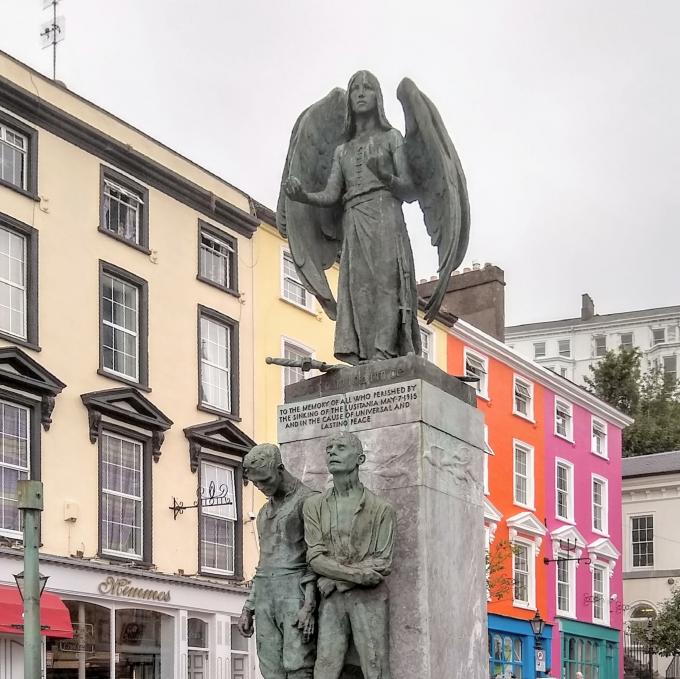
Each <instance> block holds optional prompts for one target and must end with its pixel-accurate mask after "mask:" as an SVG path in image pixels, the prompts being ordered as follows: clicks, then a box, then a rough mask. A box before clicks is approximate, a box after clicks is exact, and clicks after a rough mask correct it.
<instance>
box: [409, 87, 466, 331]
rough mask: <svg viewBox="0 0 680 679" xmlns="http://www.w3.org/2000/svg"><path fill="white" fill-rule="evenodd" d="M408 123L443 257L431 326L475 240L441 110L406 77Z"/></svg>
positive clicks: (423, 197) (420, 187)
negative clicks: (468, 248) (470, 243)
mask: <svg viewBox="0 0 680 679" xmlns="http://www.w3.org/2000/svg"><path fill="white" fill-rule="evenodd" d="M397 98H398V99H399V101H400V102H401V105H402V107H403V108H404V118H405V121H406V137H405V147H406V157H407V159H408V163H409V168H410V170H411V175H412V178H413V183H414V185H415V188H416V194H417V197H418V202H419V203H420V209H421V210H422V211H423V215H424V217H425V226H426V227H427V232H428V233H429V234H430V238H431V240H432V245H434V246H436V248H437V251H438V253H439V272H438V273H439V283H438V284H437V287H436V288H435V291H434V293H433V294H432V297H430V299H429V300H428V302H427V306H426V307H425V320H426V321H427V322H428V323H431V322H432V321H433V320H434V318H435V316H436V315H437V312H438V311H439V307H440V306H441V303H442V300H443V299H444V295H445V294H446V287H447V285H448V282H449V276H450V275H451V272H452V271H453V270H454V269H455V268H456V267H457V266H458V265H459V264H460V263H461V262H462V261H463V257H465V252H466V250H467V246H468V238H469V236H470V204H469V202H468V194H467V185H466V183H465V175H464V174H463V168H462V167H461V164H460V160H459V158H458V154H457V153H456V149H455V147H454V146H453V142H452V141H451V137H449V134H448V132H447V131H446V128H445V127H444V123H443V122H442V119H441V116H440V115H439V111H437V109H436V108H435V106H434V104H433V103H432V102H431V101H430V100H429V99H428V98H427V97H426V96H425V95H424V94H423V93H422V92H421V91H420V90H419V89H418V88H417V87H416V85H415V83H414V82H413V81H412V80H409V79H408V78H404V79H403V80H402V81H401V83H399V87H398V89H397Z"/></svg>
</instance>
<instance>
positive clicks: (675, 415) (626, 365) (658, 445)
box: [585, 349, 680, 456]
mask: <svg viewBox="0 0 680 679" xmlns="http://www.w3.org/2000/svg"><path fill="white" fill-rule="evenodd" d="M590 370H591V376H590V377H586V378H585V381H586V385H587V389H588V391H590V392H591V393H593V394H595V395H596V396H598V397H599V398H601V399H602V400H603V401H606V402H607V403H609V404H610V405H612V406H614V407H615V408H618V409H619V410H621V411H622V412H624V413H626V415H630V416H631V417H633V418H635V422H634V423H633V424H632V425H631V426H630V427H627V428H626V429H625V430H624V432H623V454H624V455H626V456H632V455H648V454H650V453H662V452H665V451H667V450H678V449H680V388H678V382H677V380H675V379H672V378H670V377H669V376H668V375H664V373H663V370H662V369H661V368H660V367H655V368H652V369H651V370H648V371H647V372H646V373H645V374H644V375H641V372H640V352H639V351H638V350H637V349H619V350H618V351H608V352H607V354H606V355H605V356H604V358H603V359H602V360H601V361H600V362H599V363H598V364H597V366H591V367H590Z"/></svg>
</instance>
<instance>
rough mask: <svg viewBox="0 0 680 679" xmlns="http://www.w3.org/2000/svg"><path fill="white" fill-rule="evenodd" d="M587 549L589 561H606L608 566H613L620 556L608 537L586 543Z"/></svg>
mask: <svg viewBox="0 0 680 679" xmlns="http://www.w3.org/2000/svg"><path fill="white" fill-rule="evenodd" d="M587 549H588V556H589V557H590V560H591V561H606V562H609V564H610V566H613V565H614V564H615V563H616V562H617V561H618V560H619V558H620V557H621V552H620V551H619V550H618V549H616V547H615V546H614V543H613V542H612V541H611V540H610V539H609V538H600V539H599V540H595V541H594V542H591V543H590V544H589V545H588V548H587ZM612 570H613V569H612Z"/></svg>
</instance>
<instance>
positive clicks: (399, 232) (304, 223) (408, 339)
mask: <svg viewBox="0 0 680 679" xmlns="http://www.w3.org/2000/svg"><path fill="white" fill-rule="evenodd" d="M397 98H398V99H399V101H400V102H401V104H402V107H403V109H404V118H405V122H406V135H405V137H402V135H401V133H400V132H399V131H398V130H397V129H395V128H394V127H392V125H390V123H389V122H388V120H387V117H386V116H385V110H384V107H383V97H382V92H381V90H380V84H379V83H378V80H377V78H376V77H375V76H374V75H373V74H372V73H370V72H368V71H359V72H358V73H355V74H354V75H353V76H352V78H351V79H350V81H349V85H348V87H347V92H345V91H344V90H342V89H339V88H336V89H334V90H333V91H331V92H330V94H328V95H327V96H326V97H324V98H323V99H322V100H321V101H319V102H317V103H316V104H313V105H312V106H310V107H309V108H308V109H306V110H305V111H304V112H303V113H302V114H301V115H300V117H299V118H298V120H297V122H296V123H295V126H294V128H293V132H292V135H291V140H290V147H289V149H288V155H287V158H286V164H285V167H284V171H283V177H282V180H281V193H280V195H279V201H278V206H277V225H278V228H279V231H280V232H281V234H282V235H283V236H284V237H287V238H288V241H289V245H290V251H291V255H292V258H293V261H294V262H295V267H296V269H297V271H298V274H299V276H300V280H301V281H302V283H303V285H304V286H305V287H306V288H307V289H308V290H309V291H310V292H311V293H312V294H313V295H314V296H315V297H316V298H317V299H318V301H319V303H320V304H321V306H322V307H323V309H324V310H325V312H326V314H327V315H328V316H329V317H330V318H332V319H334V320H336V328H335V348H334V353H335V357H336V358H337V359H338V360H341V361H345V362H346V363H350V364H352V365H356V364H358V363H363V362H366V361H375V360H381V359H388V358H394V357H396V356H406V355H408V354H420V352H421V344H420V330H419V328H418V320H417V311H418V293H417V289H416V278H415V271H414V265H413V253H412V251H411V243H410V241H409V237H408V233H407V231H406V223H405V221H404V215H403V211H402V203H403V202H404V201H406V202H408V203H410V202H413V201H415V200H417V201H418V202H419V204H420V208H421V209H422V211H423V214H424V218H425V225H426V228H427V231H428V234H429V235H430V238H431V240H432V244H433V245H434V246H436V248H437V250H438V253H439V284H438V285H437V287H436V289H435V292H434V294H433V295H432V297H431V298H430V299H429V300H428V302H427V305H426V307H425V319H426V320H427V321H428V322H432V320H433V319H434V318H435V316H436V315H437V312H438V311H439V308H440V306H441V303H442V300H443V298H444V294H445V293H446V286H447V283H448V279H449V276H450V275H451V273H452V271H453V270H454V269H455V268H456V267H457V266H458V265H459V264H460V263H461V261H462V259H463V257H464V256H465V251H466V249H467V244H468V236H469V229H470V208H469V204H468V196H467V187H466V183H465V176H464V174H463V169H462V167H461V164H460V160H459V159H458V154H457V153H456V149H455V148H454V146H453V142H452V141H451V139H450V137H449V135H448V133H447V132H446V128H445V127H444V123H443V122H442V119H441V117H440V115H439V112H438V111H437V109H436V108H435V107H434V105H433V104H432V102H431V101H430V100H429V99H428V98H427V97H426V96H425V95H424V94H423V93H422V92H421V91H420V90H419V89H418V88H417V87H416V86H415V84H414V83H413V82H412V81H411V80H409V79H408V78H404V79H403V80H402V81H401V83H400V84H399V88H398V89H397ZM338 257H339V259H340V275H339V280H338V292H337V298H338V299H337V303H336V300H335V299H334V297H333V293H332V291H331V289H330V287H329V284H328V280H327V278H326V273H325V270H326V269H328V268H329V267H330V266H331V265H332V264H333V263H334V262H335V261H336V260H337V259H338Z"/></svg>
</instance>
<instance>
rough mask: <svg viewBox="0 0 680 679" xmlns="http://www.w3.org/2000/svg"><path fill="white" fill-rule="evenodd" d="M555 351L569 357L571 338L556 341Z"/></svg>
mask: <svg viewBox="0 0 680 679" xmlns="http://www.w3.org/2000/svg"><path fill="white" fill-rule="evenodd" d="M557 353H558V354H559V355H560V356H564V357H566V358H569V357H570V356H571V340H568V339H561V340H558V341H557Z"/></svg>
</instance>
